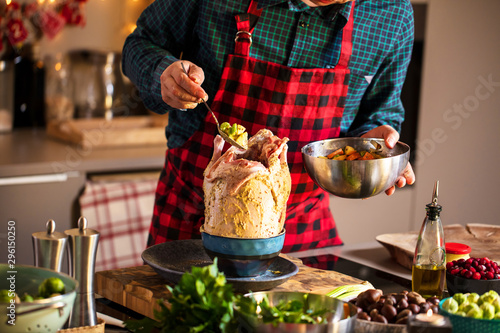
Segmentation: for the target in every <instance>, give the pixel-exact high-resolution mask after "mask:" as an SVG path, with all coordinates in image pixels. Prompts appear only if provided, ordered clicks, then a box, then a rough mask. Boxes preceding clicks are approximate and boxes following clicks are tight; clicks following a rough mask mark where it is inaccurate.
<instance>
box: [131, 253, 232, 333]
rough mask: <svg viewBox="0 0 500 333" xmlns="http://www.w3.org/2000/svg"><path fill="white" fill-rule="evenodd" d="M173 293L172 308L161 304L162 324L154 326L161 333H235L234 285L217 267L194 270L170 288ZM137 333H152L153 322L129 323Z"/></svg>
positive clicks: (158, 316)
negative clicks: (229, 282)
mask: <svg viewBox="0 0 500 333" xmlns="http://www.w3.org/2000/svg"><path fill="white" fill-rule="evenodd" d="M167 289H168V290H169V291H170V292H171V293H172V297H171V298H170V299H169V300H168V302H169V303H170V307H167V306H165V304H164V303H163V302H161V303H160V306H161V311H155V318H156V319H157V320H158V321H159V322H158V323H156V324H155V325H154V326H155V327H157V328H159V330H160V332H162V333H163V332H189V333H195V332H208V333H210V332H214V333H215V332H217V333H218V332H223V333H225V332H235V331H236V327H237V324H236V320H235V315H234V309H233V306H234V302H235V300H236V297H235V296H234V293H233V289H232V287H231V285H229V284H226V277H225V276H224V274H223V273H220V272H219V270H218V269H217V258H216V259H215V260H214V263H213V264H212V265H209V266H205V267H193V268H192V270H191V273H186V274H183V275H182V277H181V279H180V281H179V283H178V284H177V285H176V286H175V287H174V288H172V287H170V286H167ZM126 326H127V328H128V329H130V330H132V331H134V332H150V331H151V330H152V328H153V327H152V326H151V325H150V321H148V320H147V319H146V320H143V321H141V323H137V321H136V322H132V323H131V322H127V323H126Z"/></svg>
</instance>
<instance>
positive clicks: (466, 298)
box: [439, 290, 500, 333]
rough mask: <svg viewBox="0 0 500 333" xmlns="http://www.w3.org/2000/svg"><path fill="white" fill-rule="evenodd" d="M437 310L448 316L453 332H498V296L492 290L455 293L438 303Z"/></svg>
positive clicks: (499, 298) (499, 312)
mask: <svg viewBox="0 0 500 333" xmlns="http://www.w3.org/2000/svg"><path fill="white" fill-rule="evenodd" d="M439 312H440V313H441V314H442V315H444V316H446V317H449V318H450V321H451V323H452V325H453V333H469V332H481V333H494V332H500V297H499V295H498V293H497V292H496V291H493V290H491V291H488V292H486V293H483V294H481V295H480V294H477V293H466V294H464V293H456V294H454V295H453V296H452V297H448V298H445V299H443V300H442V301H441V302H440V303H439Z"/></svg>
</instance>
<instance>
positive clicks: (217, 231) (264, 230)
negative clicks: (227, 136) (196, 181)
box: [203, 129, 291, 238]
mask: <svg viewBox="0 0 500 333" xmlns="http://www.w3.org/2000/svg"><path fill="white" fill-rule="evenodd" d="M288 141H289V139H288V138H286V137H285V138H282V139H280V138H278V137H277V136H274V135H273V133H272V132H271V131H269V130H267V129H261V130H260V131H258V132H257V133H256V134H255V135H254V136H252V137H251V138H250V139H249V140H248V148H247V149H246V150H241V149H238V148H236V147H230V148H229V149H228V150H227V151H226V152H225V153H224V154H223V155H222V148H223V147H224V140H223V139H222V137H221V136H219V135H217V136H216V137H215V139H214V153H213V156H212V159H211V161H210V162H209V164H208V166H207V168H206V169H205V171H204V180H203V191H204V195H205V224H204V226H203V228H204V231H205V232H207V233H209V234H211V235H215V236H223V237H238V238H269V237H274V236H277V235H278V234H279V233H280V232H281V231H282V230H283V226H284V224H285V217H286V203H287V200H288V197H289V196H290V191H291V177H290V172H289V170H288V163H287V158H286V154H287V151H288V146H287V142H288Z"/></svg>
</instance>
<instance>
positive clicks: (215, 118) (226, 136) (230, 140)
mask: <svg viewBox="0 0 500 333" xmlns="http://www.w3.org/2000/svg"><path fill="white" fill-rule="evenodd" d="M181 66H182V70H183V71H184V73H185V74H186V75H188V73H187V71H186V68H185V67H184V64H183V63H182V62H181ZM188 77H189V75H188ZM201 100H202V101H203V104H205V106H206V107H207V109H208V111H210V113H211V114H212V117H214V120H215V124H216V125H217V130H218V131H219V134H220V136H222V138H223V139H224V141H226V142H227V143H229V144H230V145H231V146H235V147H236V148H238V149H247V147H243V146H242V145H240V144H239V143H238V142H236V141H234V140H233V139H231V138H230V137H229V136H228V135H227V134H226V133H225V132H223V131H222V130H221V129H220V125H219V121H218V120H217V117H216V116H215V114H214V112H213V111H212V109H211V108H210V107H209V106H208V104H207V102H205V100H204V99H203V98H202V99H201Z"/></svg>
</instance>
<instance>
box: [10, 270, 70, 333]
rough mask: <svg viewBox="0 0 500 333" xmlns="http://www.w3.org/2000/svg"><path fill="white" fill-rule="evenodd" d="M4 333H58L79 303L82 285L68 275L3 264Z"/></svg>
mask: <svg viewBox="0 0 500 333" xmlns="http://www.w3.org/2000/svg"><path fill="white" fill-rule="evenodd" d="M0 276H2V277H5V278H4V279H2V280H0V316H1V317H2V318H3V319H2V320H0V332H56V331H57V330H59V329H60V328H62V327H63V325H64V323H65V322H66V320H67V319H68V317H69V315H70V313H71V311H72V309H73V304H74V302H75V297H76V289H77V287H78V282H77V281H76V280H75V279H73V278H72V277H70V276H69V275H66V274H64V273H58V272H56V271H53V270H50V269H46V268H39V267H34V266H27V265H15V266H14V267H11V266H10V265H7V264H0Z"/></svg>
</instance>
